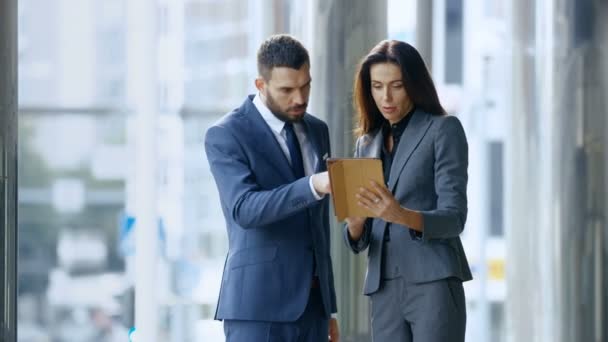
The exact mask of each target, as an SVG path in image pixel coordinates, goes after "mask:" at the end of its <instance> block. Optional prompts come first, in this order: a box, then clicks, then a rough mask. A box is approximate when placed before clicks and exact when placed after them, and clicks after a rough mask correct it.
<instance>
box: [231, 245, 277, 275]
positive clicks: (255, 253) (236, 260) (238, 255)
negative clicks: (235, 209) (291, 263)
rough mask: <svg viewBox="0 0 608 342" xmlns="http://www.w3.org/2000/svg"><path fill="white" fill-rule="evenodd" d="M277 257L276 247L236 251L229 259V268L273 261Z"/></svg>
mask: <svg viewBox="0 0 608 342" xmlns="http://www.w3.org/2000/svg"><path fill="white" fill-rule="evenodd" d="M276 256H277V247H276V246H266V247H251V248H245V249H241V250H238V251H236V252H235V253H234V254H233V255H232V257H230V268H233V269H234V268H238V267H243V266H247V265H254V264H260V263H264V262H270V261H273V260H274V259H275V258H276Z"/></svg>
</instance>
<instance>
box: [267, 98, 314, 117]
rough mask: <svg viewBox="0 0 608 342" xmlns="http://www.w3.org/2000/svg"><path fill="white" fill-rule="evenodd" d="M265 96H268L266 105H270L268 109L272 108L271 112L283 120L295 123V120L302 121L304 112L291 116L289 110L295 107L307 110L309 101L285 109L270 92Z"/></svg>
mask: <svg viewBox="0 0 608 342" xmlns="http://www.w3.org/2000/svg"><path fill="white" fill-rule="evenodd" d="M265 97H266V106H267V107H268V109H270V112H271V113H272V114H273V115H274V116H275V117H276V118H277V119H279V120H281V121H283V122H294V123H295V122H300V121H302V119H303V118H304V114H302V115H299V116H297V117H291V116H289V114H287V112H289V111H290V110H294V109H302V110H303V111H306V107H307V106H308V103H304V104H303V105H300V106H293V107H289V108H287V110H285V111H283V110H281V109H280V108H279V106H278V105H277V104H276V102H275V101H274V99H273V98H272V95H270V92H267V93H266V96H265Z"/></svg>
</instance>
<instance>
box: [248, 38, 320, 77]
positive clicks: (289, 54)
mask: <svg viewBox="0 0 608 342" xmlns="http://www.w3.org/2000/svg"><path fill="white" fill-rule="evenodd" d="M304 64H310V58H309V57H308V51H306V48H305V47H304V46H303V45H302V43H300V42H299V41H298V40H297V39H295V38H294V37H292V36H290V35H287V34H279V35H274V36H270V37H269V38H268V39H266V40H265V41H264V43H262V45H261V46H260V49H259V50H258V73H259V74H260V75H261V76H262V77H264V79H265V80H267V81H268V80H270V73H271V72H272V69H273V68H275V67H288V68H292V69H296V70H299V69H300V68H301V67H302V66H303V65H304Z"/></svg>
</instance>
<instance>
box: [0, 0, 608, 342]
mask: <svg viewBox="0 0 608 342" xmlns="http://www.w3.org/2000/svg"><path fill="white" fill-rule="evenodd" d="M8 3H11V4H13V5H14V8H11V10H14V13H16V15H14V17H15V18H17V19H18V32H16V33H15V34H14V35H11V33H14V32H9V33H8V34H7V32H8V31H6V30H7V28H6V27H7V26H3V25H4V23H7V22H8V21H4V20H0V33H2V34H4V35H8V36H15V37H18V42H19V45H18V47H17V46H16V50H15V51H14V52H15V55H18V68H16V69H15V68H12V69H15V70H12V69H11V68H10V67H9V70H7V71H6V72H2V73H0V75H2V76H0V79H1V80H2V81H3V82H5V81H6V80H5V79H4V78H1V77H4V75H9V71H18V75H19V76H18V81H19V82H18V92H19V103H18V115H19V124H18V127H16V126H15V125H16V121H15V120H14V119H13V118H12V117H9V116H8V115H7V113H9V112H2V113H0V114H1V115H2V116H1V117H0V119H1V120H2V121H1V122H2V127H1V128H0V129H1V130H0V132H2V136H1V137H2V139H0V151H2V158H0V170H1V171H2V173H0V181H1V182H2V186H0V195H1V196H0V200H1V201H2V202H1V204H2V206H1V207H0V213H1V215H2V216H1V218H2V220H1V223H2V226H1V229H2V232H3V235H2V238H3V240H1V241H0V242H2V244H1V247H2V248H3V249H1V250H0V252H2V256H3V258H4V261H5V262H4V263H2V264H3V265H9V266H10V265H11V264H10V258H11V255H13V256H14V255H16V253H14V254H11V244H10V243H11V241H13V243H14V246H13V249H15V248H17V249H18V253H19V259H18V279H19V288H18V297H17V298H16V301H17V304H18V315H17V316H18V326H19V330H18V332H19V337H18V340H19V341H22V342H46V341H48V342H50V341H53V342H55V341H57V342H63V341H66V342H67V341H79V342H81V341H128V340H129V337H131V338H135V337H136V336H137V330H136V327H135V317H136V315H137V313H136V312H135V282H136V279H137V275H136V269H135V256H136V255H137V249H136V247H135V245H136V243H135V232H136V231H137V229H138V228H137V224H136V222H138V221H137V219H138V218H137V217H136V214H135V211H134V208H135V207H136V204H137V203H136V201H137V196H136V195H135V194H136V189H135V184H136V183H137V180H138V176H140V175H138V174H137V172H136V169H135V166H134V165H135V164H136V160H137V157H138V155H137V148H136V141H137V138H138V137H139V135H140V134H141V133H142V128H141V127H140V126H138V123H137V121H136V119H137V114H138V113H136V110H137V108H136V106H134V105H133V103H132V97H133V94H132V93H131V92H132V90H133V89H132V88H131V87H130V84H132V82H134V81H137V76H136V75H134V74H133V72H132V71H133V70H130V69H129V68H130V66H132V65H133V64H132V63H133V61H130V60H129V56H130V52H132V51H131V50H130V49H132V48H133V46H132V45H131V43H132V42H131V41H129V32H130V30H131V29H133V28H134V27H135V26H134V23H133V22H129V20H130V18H131V17H130V13H128V3H127V1H125V0H104V1H96V0H57V1H52V2H45V1H40V0H22V1H19V2H18V5H17V1H13V2H10V1H9V2H6V1H5V2H2V3H1V5H0V9H2V11H0V19H2V18H3V17H2V15H5V14H6V13H13V12H9V11H4V7H2V6H8V5H6V4H8ZM416 3H417V1H415V0H387V1H378V2H368V1H364V0H360V1H350V0H333V1H310V2H298V1H292V0H246V1H241V0H229V1H216V0H179V1H173V0H158V1H157V2H156V10H157V12H156V13H157V19H158V20H157V22H156V24H157V29H156V30H155V32H154V34H155V37H156V39H155V41H154V42H153V44H154V45H156V47H157V48H156V49H151V51H149V53H150V55H151V56H152V54H156V55H155V56H156V57H157V58H156V59H157V61H158V62H157V64H158V65H157V68H156V73H155V75H154V77H153V79H154V80H157V84H155V85H154V87H155V88H154V89H156V90H157V93H158V97H157V98H155V99H152V100H153V101H155V102H154V103H156V104H157V106H154V108H158V113H154V114H155V115H156V116H157V118H158V127H157V128H156V135H155V139H156V142H157V145H158V148H157V149H156V151H155V157H156V162H155V163H156V164H155V167H156V169H157V171H158V172H157V173H158V177H157V180H156V182H157V191H156V193H157V196H156V197H157V199H156V200H157V204H158V205H157V207H158V214H159V215H158V216H159V217H158V220H157V221H158V222H157V226H156V227H154V229H151V230H149V231H148V233H150V234H151V236H152V238H153V239H155V240H154V241H156V242H158V251H157V252H158V253H157V254H158V260H157V265H155V274H156V276H157V279H158V281H157V282H156V283H154V284H150V288H151V289H152V288H153V291H151V293H152V295H153V296H154V298H156V303H155V306H156V313H157V316H158V327H157V330H156V332H155V333H156V335H157V340H158V341H169V342H183V341H223V340H224V337H223V330H222V325H221V323H220V322H217V321H214V320H213V317H214V314H215V306H216V301H217V296H218V293H219V284H220V279H221V274H222V268H223V265H224V260H225V258H226V252H227V248H228V246H227V236H226V231H225V228H224V219H223V215H222V211H221V208H220V206H219V199H218V194H217V190H216V187H215V184H214V182H213V178H212V176H211V173H210V171H209V166H208V163H207V160H206V157H205V153H204V147H203V138H204V135H205V131H206V130H207V128H208V127H209V126H210V125H211V124H212V123H214V122H215V121H216V120H217V119H219V118H220V117H221V116H222V115H223V114H224V113H226V112H228V111H229V110H231V109H233V108H235V107H237V106H239V105H240V104H241V103H242V101H243V100H244V98H245V95H246V94H249V93H253V92H254V90H255V88H254V83H253V81H254V78H255V76H256V75H257V71H256V64H255V53H256V50H257V48H258V46H259V44H260V42H261V41H262V40H263V39H264V38H265V37H266V36H268V35H270V34H272V33H278V32H290V33H292V34H294V35H296V37H298V38H300V39H301V40H302V41H303V42H304V44H305V45H306V46H307V47H308V48H309V50H310V52H311V59H312V74H313V89H312V95H311V101H310V110H311V112H313V114H318V116H319V117H321V118H323V119H324V120H325V121H326V122H327V123H328V124H329V126H330V131H331V135H332V149H333V152H334V155H344V156H346V155H350V153H351V151H352V145H353V141H352V140H353V139H352V134H351V126H352V118H351V113H352V110H351V105H350V102H349V101H350V96H351V94H350V89H351V84H352V75H353V70H354V66H355V65H356V63H357V62H358V61H359V58H360V57H362V56H363V54H364V53H365V52H367V51H368V50H369V48H371V47H372V46H373V45H374V44H375V43H376V42H377V41H378V40H380V39H383V38H385V36H388V37H389V38H394V39H401V40H405V41H408V42H410V43H414V44H413V45H415V46H424V47H425V49H427V50H428V51H427V53H429V54H432V58H433V61H432V72H433V78H434V80H435V82H436V85H437V88H438V90H439V93H440V97H441V101H442V103H443V104H444V106H445V107H446V109H447V110H448V112H449V113H450V114H453V115H456V116H458V117H459V119H460V120H461V122H462V123H463V126H464V128H465V131H466V132H467V137H468V139H469V148H470V151H469V158H470V166H469V188H468V196H469V215H468V220H467V225H466V228H465V231H464V233H463V234H462V240H463V244H464V247H465V251H466V253H467V256H468V258H469V261H470V263H471V268H472V271H473V277H474V280H473V281H471V282H467V283H466V284H465V291H466V297H467V309H468V319H467V321H468V324H467V340H472V341H519V340H522V338H523V339H525V336H534V338H533V339H530V340H533V341H543V340H552V341H567V340H578V339H577V338H578V337H581V336H584V337H585V338H589V339H591V338H595V340H598V341H599V340H602V337H603V338H605V336H606V335H605V330H606V328H605V327H606V326H608V324H603V323H605V320H606V318H605V317H606V315H604V316H602V315H601V314H602V313H605V312H606V307H607V306H608V305H606V300H605V299H604V300H603V301H602V300H596V301H594V300H593V299H594V298H595V299H597V298H606V296H605V286H604V285H605V283H606V281H605V275H604V273H605V272H602V265H605V260H606V246H608V240H606V236H607V235H606V230H605V229H604V228H605V223H604V220H603V216H605V215H603V214H604V213H606V212H607V207H606V204H605V199H604V197H605V196H604V195H603V194H604V193H605V191H600V190H601V189H604V188H605V185H606V181H605V178H606V173H605V172H604V171H605V170H606V169H607V167H606V165H605V160H606V158H605V157H606V154H605V149H604V148H603V146H606V144H603V143H602V142H604V141H605V140H606V129H605V128H606V125H605V123H606V122H605V121H606V120H605V119H604V118H603V116H601V115H596V114H597V113H604V112H605V108H606V103H605V101H602V97H601V96H600V95H599V94H603V93H602V92H601V90H602V89H605V88H606V79H607V77H606V70H608V68H607V67H606V62H605V61H607V60H608V58H605V57H606V55H607V54H606V50H605V49H601V48H594V47H595V46H603V45H601V44H599V43H600V42H606V34H605V32H608V30H606V29H605V28H606V24H605V21H601V20H597V21H589V22H587V21H585V20H581V19H580V18H582V17H584V16H583V15H582V14H585V15H586V14H589V13H591V11H590V8H591V7H589V6H591V3H593V4H594V5H593V6H595V7H593V8H595V13H598V14H597V15H596V16H597V18H600V17H599V15H600V14H602V13H603V14H605V13H606V10H607V8H606V6H604V5H600V4H599V3H600V2H599V1H597V2H594V1H592V0H589V1H582V2H580V3H579V2H576V5H574V3H575V2H574V1H553V0H538V1H534V2H533V3H534V5H533V6H532V9H531V10H530V8H529V6H528V5H529V4H528V3H525V1H523V2H522V1H516V2H515V4H511V3H510V2H508V1H504V0H472V1H461V0H453V1H452V0H434V1H432V3H431V4H430V5H429V4H425V7H424V8H422V7H418V8H417V6H416ZM556 4H562V5H563V6H557V5H556ZM566 4H569V5H566ZM151 5H152V3H151ZM9 7H10V6H9ZM431 10H432V12H433V13H428V12H429V11H431ZM568 10H571V11H570V12H568ZM543 13H551V15H549V16H547V17H545V16H544V14H543ZM569 13H570V14H569ZM572 13H574V14H572ZM423 14H424V18H425V20H428V19H429V18H431V21H432V22H431V23H429V22H421V20H420V16H422V15H423ZM431 14H432V15H431ZM11 18H12V17H11ZM560 18H563V21H562V19H560ZM594 18H595V17H594ZM558 19H559V20H558ZM569 22H571V24H572V25H569V24H568V23H569ZM567 24H568V25H567ZM421 27H422V28H432V30H431V31H429V32H430V33H428V34H420V32H417V29H420V28H421ZM16 28H17V24H16V23H15V29H16ZM480 28H483V29H480ZM9 31H10V29H9ZM564 32H565V33H567V34H566V35H562V36H563V37H567V41H559V42H558V41H557V39H558V38H557V37H558V33H559V34H562V33H564ZM562 36H560V37H562ZM415 39H419V40H421V39H428V40H430V41H417V42H416V41H415ZM564 39H566V38H564ZM15 43H16V42H15ZM558 43H559V44H558ZM604 45H605V44H604ZM567 47H572V49H570V50H569V49H567ZM572 51H574V52H576V53H574V54H572V53H570V52H572ZM3 56H4V55H2V54H0V58H3ZM545 57H547V58H545ZM429 58H430V55H429ZM15 59H16V58H15ZM545 60H546V61H547V63H545V62H543V61H545ZM0 61H2V63H0V68H4V67H6V66H10V65H11V64H10V63H4V60H0ZM14 62H15V63H14V64H15V65H17V62H16V60H15V61H14ZM558 67H559V68H560V69H559V70H562V68H563V70H565V72H564V73H563V74H562V73H560V72H557V71H556V70H557V68H558ZM596 70H599V71H600V72H594V71H596ZM16 75H17V74H15V75H14V76H15V78H16ZM558 81H559V82H558ZM13 83H14V82H13ZM7 84H8V83H1V84H0V91H2V92H1V93H0V94H2V95H3V98H2V99H0V101H6V98H12V99H13V100H14V99H15V98H16V97H8V96H7V95H6V94H7V89H6V88H7ZM557 84H560V85H557ZM562 84H569V85H574V86H575V87H576V88H575V89H574V90H572V91H569V90H570V89H569V88H568V87H564V86H562ZM9 95H10V94H9ZM570 95H571V96H570ZM553 99H560V101H561V102H559V101H558V102H557V104H554V103H555V102H554V101H553ZM0 103H1V104H2V105H3V106H0V108H5V107H4V105H5V102H0ZM560 104H561V105H563V106H561V107H559V106H558V105H560ZM14 107H17V106H16V104H14ZM557 107H559V108H557ZM570 113H575V114H576V115H574V114H573V115H570ZM553 114H555V115H558V114H559V117H557V116H555V117H554V116H553ZM6 120H9V121H6ZM541 122H544V123H548V125H542V124H541ZM11 125H13V126H11ZM11 127H13V129H11ZM16 133H18V135H19V144H18V145H14V142H11V140H10V139H9V138H10V137H11V134H16ZM11 144H12V145H11ZM11 146H13V147H15V148H16V147H17V146H18V151H14V152H13V155H11V153H10V148H11ZM17 153H18V157H19V163H18V184H16V183H15V182H13V183H10V182H8V181H7V179H9V178H8V176H10V170H11V162H13V164H14V163H15V161H16V154H17ZM14 167H15V168H16V166H14ZM545 176H548V177H549V178H547V177H545ZM17 185H18V194H19V196H18V203H15V202H16V197H17V196H16V194H14V193H15V191H16V190H17ZM11 186H12V188H11ZM11 189H12V190H11ZM580 189H584V191H583V190H580ZM598 189H599V190H598ZM11 191H12V192H13V193H11ZM569 194H571V195H572V196H570V197H569V196H568V195H569ZM12 195H15V196H12ZM547 196H550V198H551V199H550V200H547V198H548V197H547ZM11 200H12V202H11ZM11 203H12V205H13V207H14V206H15V205H18V207H17V208H12V207H10V206H11ZM558 206H559V207H558ZM556 208H558V209H559V210H558V212H555V210H557V209H556ZM17 211H18V213H19V220H18V227H19V228H18V231H19V244H18V245H16V239H15V236H14V232H16V229H14V227H13V229H11V224H13V225H14V224H17V221H16V216H15V213H16V212H17ZM569 213H571V214H572V215H569ZM11 215H12V216H11ZM11 220H12V221H11ZM577 222H584V227H585V229H584V231H583V230H582V229H578V230H577V229H574V231H575V232H577V233H576V234H569V233H568V232H570V227H578V226H576V224H577ZM524 228H525V229H526V230H525V231H524V230H522V229H524ZM140 229H141V228H140ZM332 230H333V231H332V240H333V241H332V251H331V252H332V257H333V261H334V269H335V275H336V288H337V295H338V302H339V303H338V305H339V310H340V313H339V320H340V325H341V328H342V332H343V334H342V338H343V340H344V341H351V342H355V341H357V342H359V341H368V340H369V306H368V299H367V298H366V297H364V296H362V294H361V292H362V284H363V279H364V277H365V262H366V260H365V257H363V256H354V255H352V253H350V252H349V251H348V250H346V247H345V246H344V245H343V242H342V239H341V231H340V230H341V225H340V224H339V223H337V222H333V224H332ZM11 234H13V235H11ZM548 236H553V238H552V240H551V241H553V242H552V244H551V245H547V244H544V243H543V241H545V240H546V239H547V238H548ZM11 239H12V240H11ZM575 252H576V253H575ZM554 256H555V259H554V258H553V257H554ZM557 256H559V258H558V257H557ZM531 260H537V263H532V262H531ZM7 262H8V263H7ZM14 264H15V263H13V266H14ZM539 266H543V267H545V268H544V269H546V270H549V271H546V272H544V273H542V272H541V273H539V272H536V271H537V269H536V268H535V267H539ZM573 269H577V270H581V272H580V273H577V274H578V276H577V279H581V280H580V281H577V280H576V279H572V277H571V276H570V274H569V273H568V270H573ZM3 270H4V274H5V277H7V276H6V274H7V272H11V270H12V269H10V267H9V268H4V269H3ZM5 279H10V276H9V277H8V278H5ZM532 280H535V281H537V282H536V283H535V282H533V281H532ZM538 284H542V286H543V289H542V291H541V292H542V293H538V296H537V297H535V298H538V302H534V301H527V300H526V298H527V297H526V293H527V292H533V293H537V292H538V291H540V290H541V289H539V288H538ZM553 284H559V286H558V285H555V286H554V285H553ZM3 286H4V288H3V290H4V297H3V300H4V301H3V302H2V304H3V305H2V307H3V308H9V307H10V301H9V299H10V298H9V297H10V296H9V297H7V289H8V288H10V283H6V282H5V283H4V284H3ZM524 290H525V291H524ZM583 290H584V291H583ZM535 291H536V292H535ZM543 291H544V292H543ZM572 293H581V295H580V296H572ZM554 298H562V299H560V300H559V301H555V302H554V301H552V300H553V299H554ZM580 303H583V304H584V305H590V307H592V308H593V310H585V312H584V314H581V315H580V316H581V317H583V316H584V317H585V319H584V320H582V319H579V318H572V317H570V316H569V314H568V311H567V310H566V308H567V307H569V306H570V305H578V304H580ZM536 304H539V305H536ZM531 306H534V307H531ZM554 306H555V307H556V308H557V309H559V310H557V311H554V312H552V313H551V314H549V313H548V309H550V308H553V307H554ZM6 312H8V311H6V310H5V311H4V312H3V313H2V314H5V313H6ZM531 313H533V314H534V315H535V316H534V317H538V318H534V319H532V318H530V319H527V318H529V317H528V316H529V315H530V314H531ZM542 313H545V314H544V315H543V314H542ZM543 317H544V318H543ZM602 317H603V318H602ZM2 318H3V319H4V320H5V322H6V319H7V317H5V316H3V317H2ZM570 318H572V319H570ZM551 320H553V321H551ZM602 320H603V321H602ZM562 321H565V322H568V324H561V325H560V328H559V329H552V328H553V327H554V324H556V323H554V322H562ZM583 322H586V323H584V324H586V325H585V327H587V328H588V329H587V328H585V329H582V328H581V327H583ZM602 324H603V325H602ZM5 336H9V338H10V335H5ZM522 336H524V337H522ZM0 339H1V338H0ZM8 340H10V339H7V341H8ZM146 342H148V341H146Z"/></svg>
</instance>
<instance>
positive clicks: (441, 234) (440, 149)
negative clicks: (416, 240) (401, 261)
mask: <svg viewBox="0 0 608 342" xmlns="http://www.w3.org/2000/svg"><path fill="white" fill-rule="evenodd" d="M434 151H435V191H436V193H437V208H436V209H434V210H429V211H422V212H421V213H422V215H423V218H424V231H423V233H422V239H423V240H430V239H445V238H452V237H457V236H458V235H460V233H461V232H462V231H463V229H464V224H465V222H466V218H467V193H466V192H467V179H468V175H467V167H468V153H469V152H468V145H467V139H466V136H465V133H464V129H463V128H462V125H461V124H460V121H459V120H458V118H456V117H454V116H448V117H446V118H445V119H444V120H442V122H441V126H440V127H439V128H438V131H437V135H436V138H435V146H434Z"/></svg>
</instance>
